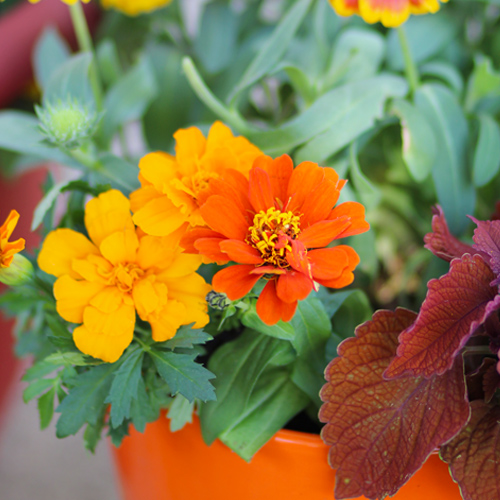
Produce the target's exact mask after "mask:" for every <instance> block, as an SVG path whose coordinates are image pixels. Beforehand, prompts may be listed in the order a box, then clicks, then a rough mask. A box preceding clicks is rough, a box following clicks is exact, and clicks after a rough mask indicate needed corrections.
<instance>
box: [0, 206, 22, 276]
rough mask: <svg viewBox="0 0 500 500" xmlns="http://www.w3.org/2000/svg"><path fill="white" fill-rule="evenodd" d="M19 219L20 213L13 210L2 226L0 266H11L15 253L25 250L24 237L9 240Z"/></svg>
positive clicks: (0, 231) (0, 232)
mask: <svg viewBox="0 0 500 500" xmlns="http://www.w3.org/2000/svg"><path fill="white" fill-rule="evenodd" d="M18 220H19V213H18V212H16V210H11V211H10V214H9V216H8V217H7V220H6V221H5V222H4V223H3V224H2V225H1V226H0V268H2V267H3V268H6V267H9V266H10V265H11V264H12V260H13V259H14V255H15V254H16V253H18V252H20V251H21V250H24V246H25V241H24V238H19V239H18V240H16V241H9V238H10V237H11V236H12V233H13V231H14V229H15V228H16V225H17V221H18Z"/></svg>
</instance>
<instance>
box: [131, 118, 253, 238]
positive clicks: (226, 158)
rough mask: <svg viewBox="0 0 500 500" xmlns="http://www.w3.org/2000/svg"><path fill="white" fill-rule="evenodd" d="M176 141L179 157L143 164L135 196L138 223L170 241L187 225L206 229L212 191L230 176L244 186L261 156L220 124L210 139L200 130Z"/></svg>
mask: <svg viewBox="0 0 500 500" xmlns="http://www.w3.org/2000/svg"><path fill="white" fill-rule="evenodd" d="M174 137H175V140H176V146H175V152H176V155H175V156H172V155H170V154H167V153H161V152H157V153H150V154H148V155H146V156H145V157H144V158H142V159H141V161H140V162H139V168H140V175H139V180H140V181H141V186H142V187H141V188H139V189H138V190H137V191H134V192H133V193H132V194H131V195H130V202H131V207H132V211H133V212H134V222H135V223H136V224H137V225H138V226H139V227H140V228H141V229H142V230H143V231H144V232H146V233H147V234H151V235H153V236H166V235H167V234H170V233H172V232H173V231H175V230H177V229H178V228H179V227H180V226H182V225H186V226H187V225H191V226H199V225H202V224H203V219H202V217H201V216H200V212H199V206H200V205H201V204H203V203H204V202H205V200H206V193H207V191H208V188H209V187H210V186H211V185H213V184H216V183H217V182H219V180H220V179H221V178H222V177H228V176H229V175H231V176H232V177H236V178H237V181H236V182H240V179H242V180H243V181H244V180H245V177H248V172H249V170H250V168H251V166H252V163H253V161H254V160H255V158H257V156H260V155H262V151H260V150H259V149H258V148H257V147H256V146H254V145H253V144H251V143H250V142H249V141H248V140H247V139H245V138H244V137H234V136H233V134H232V132H231V130H230V129H229V128H228V127H226V126H225V125H224V124H222V123H221V122H215V123H214V124H213V125H212V127H211V129H210V132H209V133H208V137H207V138H206V139H205V137H204V136H203V134H202V133H201V131H200V130H199V129H197V128H196V127H190V128H187V129H181V130H178V131H177V132H176V133H175V134H174ZM228 170H230V171H231V172H230V173H229V174H228V173H227V171H228Z"/></svg>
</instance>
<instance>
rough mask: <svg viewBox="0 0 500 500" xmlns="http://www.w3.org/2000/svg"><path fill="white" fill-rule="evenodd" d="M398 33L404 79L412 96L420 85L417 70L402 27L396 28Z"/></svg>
mask: <svg viewBox="0 0 500 500" xmlns="http://www.w3.org/2000/svg"><path fill="white" fill-rule="evenodd" d="M396 29H397V31H398V37H399V43H400V46H401V51H402V52H403V58H404V62H405V72H406V78H407V79H408V83H409V85H410V90H411V93H412V94H413V93H414V92H415V91H416V90H417V89H418V87H419V85H420V80H419V76H418V69H417V66H416V65H415V61H414V60H413V58H412V56H411V50H410V45H409V43H408V38H407V37H406V33H405V30H404V28H403V26H398V28H396Z"/></svg>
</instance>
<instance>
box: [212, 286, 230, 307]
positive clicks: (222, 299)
mask: <svg viewBox="0 0 500 500" xmlns="http://www.w3.org/2000/svg"><path fill="white" fill-rule="evenodd" d="M206 301H207V303H208V305H209V306H210V307H211V308H212V309H218V310H219V311H223V310H224V309H226V308H227V307H228V306H229V305H230V304H231V301H230V300H229V299H228V298H227V295H226V294H225V293H217V292H215V291H214V290H211V291H210V292H208V293H207V296H206Z"/></svg>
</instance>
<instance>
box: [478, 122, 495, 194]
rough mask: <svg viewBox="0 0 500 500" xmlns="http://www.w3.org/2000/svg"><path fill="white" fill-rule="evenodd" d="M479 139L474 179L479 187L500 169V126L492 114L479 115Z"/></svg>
mask: <svg viewBox="0 0 500 500" xmlns="http://www.w3.org/2000/svg"><path fill="white" fill-rule="evenodd" d="M478 118H479V139H478V141H477V146H476V151H475V152H474V165H473V169H472V174H473V175H472V179H473V181H474V185H475V186H477V187H481V186H484V185H485V184H488V182H490V181H491V179H493V177H495V175H497V173H498V170H499V169H500V127H499V126H498V123H497V122H496V121H495V119H494V118H492V117H491V116H490V115H486V114H481V115H479V117H478Z"/></svg>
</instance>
